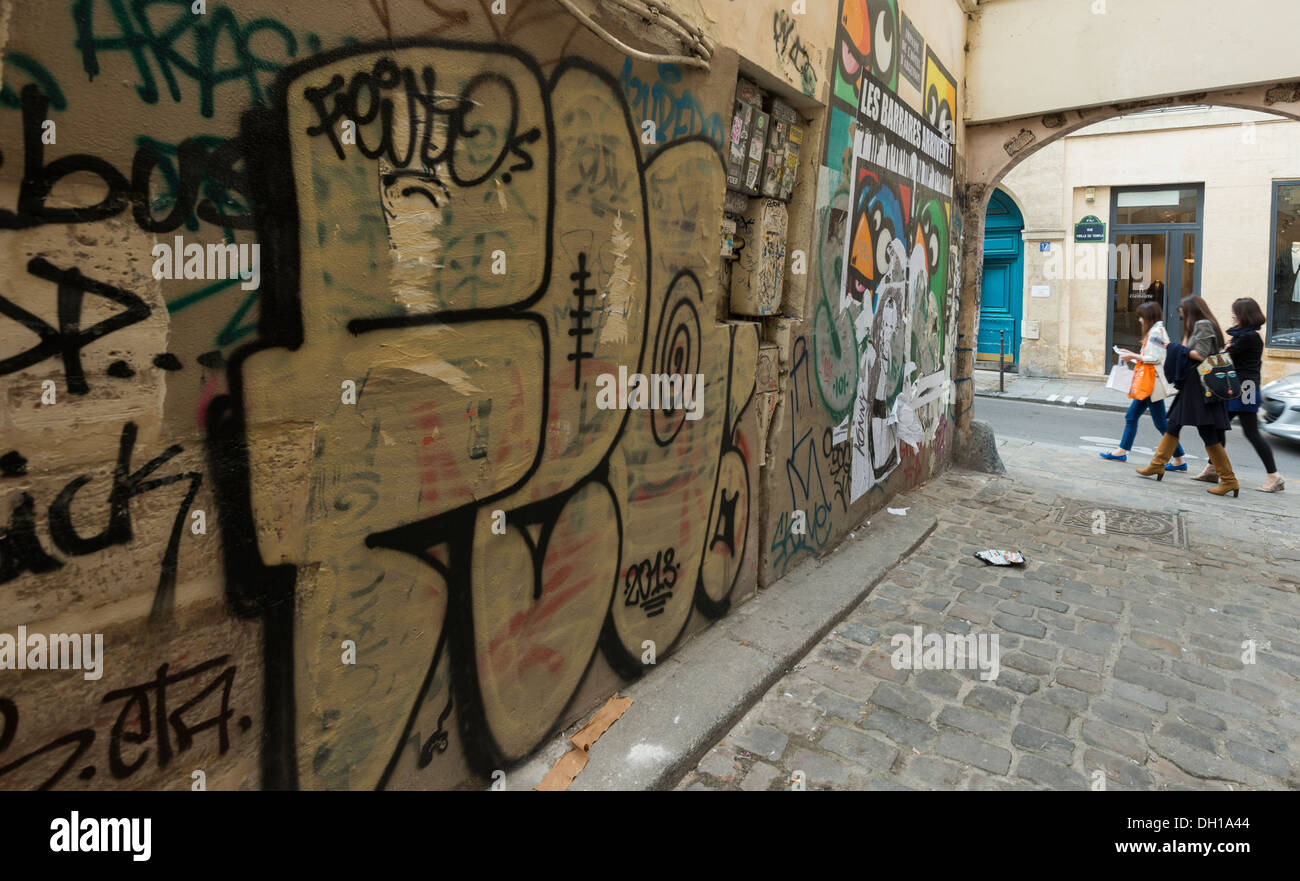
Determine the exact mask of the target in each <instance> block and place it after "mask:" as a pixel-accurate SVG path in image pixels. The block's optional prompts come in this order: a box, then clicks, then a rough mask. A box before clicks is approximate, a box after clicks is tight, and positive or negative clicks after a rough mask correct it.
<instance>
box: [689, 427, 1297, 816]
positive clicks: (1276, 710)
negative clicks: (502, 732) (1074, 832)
mask: <svg viewBox="0 0 1300 881" xmlns="http://www.w3.org/2000/svg"><path fill="white" fill-rule="evenodd" d="M1059 449H1060V448H1036V447H1035V446H1034V445H1032V444H1021V445H1017V444H1015V443H1010V444H1008V443H1003V444H1002V454H1003V456H1004V458H1005V459H1006V461H1007V465H1008V474H1007V475H1006V476H992V475H983V474H976V473H972V472H962V471H957V472H949V473H947V474H945V475H943V476H941V477H939V478H938V479H936V480H934V481H933V482H932V483H931V484H929V485H928V486H926V487H923V488H922V489H920V490H918V491H917V492H915V493H913V494H911V495H910V496H909V497H904V498H901V499H899V500H898V501H897V502H895V503H894V504H896V505H898V506H905V505H908V504H909V503H917V504H925V505H926V506H928V507H930V508H933V510H934V511H935V512H936V513H937V515H938V527H937V528H936V529H935V530H934V532H933V533H932V534H931V535H930V537H929V538H928V539H927V540H926V541H925V542H924V543H923V544H922V545H921V546H920V547H919V548H918V549H917V550H916V551H915V552H914V553H913V554H912V555H911V556H910V557H908V558H907V559H905V560H904V561H903V562H902V563H901V564H900V565H899V566H897V567H896V568H895V569H894V570H893V571H892V572H890V573H889V574H888V575H887V577H885V578H884V580H882V581H881V582H880V583H879V584H878V585H877V586H876V588H875V589H874V590H873V591H872V592H871V594H870V595H869V596H868V598H867V599H866V600H865V601H864V602H863V603H862V604H861V605H859V606H858V607H857V608H856V609H855V610H853V611H852V612H851V613H850V614H849V615H848V617H847V618H845V619H844V620H843V621H842V622H841V623H840V624H839V625H838V626H836V627H835V628H834V630H833V631H832V633H831V634H830V635H828V637H827V638H825V639H824V640H822V642H821V643H820V645H819V646H818V647H817V648H816V649H814V650H813V651H812V652H810V653H809V654H808V655H806V656H805V657H804V658H803V659H802V660H801V661H800V663H798V664H797V665H796V666H795V668H794V669H793V670H792V671H790V672H789V673H788V674H787V675H785V676H784V677H783V678H782V679H781V680H780V681H779V682H778V683H777V684H776V685H775V686H774V687H773V688H771V689H770V690H769V691H768V692H767V694H766V695H765V696H764V697H763V699H762V700H761V701H760V702H759V703H758V704H757V705H755V706H754V707H753V708H752V709H751V710H750V711H749V712H748V713H747V714H746V715H745V716H744V717H743V718H742V719H741V721H740V722H739V723H738V724H737V725H736V726H735V727H734V728H733V729H732V730H731V732H730V733H729V734H728V735H727V736H726V737H725V738H724V739H723V740H722V741H721V742H720V743H718V744H717V745H716V746H715V747H714V748H713V749H711V750H710V751H709V752H708V753H707V754H706V755H705V756H704V758H703V759H702V760H701V761H700V762H699V764H698V767H697V768H696V769H695V770H694V771H693V772H691V773H689V774H687V775H686V777H685V778H684V779H682V780H681V782H680V783H679V784H678V788H680V789H690V790H698V789H742V790H781V789H790V788H798V787H799V786H800V785H805V786H806V788H808V789H870V790H882V789H883V790H890V789H900V788H907V789H919V790H948V789H1094V788H1099V785H1100V775H1098V774H1097V773H1096V772H1098V771H1101V772H1103V773H1104V778H1105V783H1104V785H1105V788H1106V789H1108V790H1133V789H1152V790H1162V789H1165V790H1167V789H1288V788H1289V789H1296V788H1300V762H1298V761H1297V755H1296V750H1297V748H1300V747H1297V744H1300V611H1298V610H1297V605H1296V590H1297V582H1298V581H1300V562H1298V561H1300V551H1297V550H1296V547H1295V546H1296V545H1297V544H1298V543H1300V542H1298V541H1297V536H1296V534H1295V531H1294V526H1293V524H1294V522H1295V521H1294V519H1291V517H1290V516H1288V515H1293V512H1292V511H1291V510H1290V508H1291V506H1292V505H1293V504H1294V503H1292V502H1290V501H1289V500H1286V501H1283V498H1284V496H1273V497H1264V498H1263V499H1261V498H1260V494H1256V493H1250V492H1244V493H1243V495H1242V498H1241V499H1216V498H1213V497H1207V496H1206V494H1205V492H1204V488H1205V484H1198V483H1196V482H1193V481H1189V480H1187V478H1186V477H1183V478H1182V479H1181V481H1180V480H1175V479H1172V478H1171V479H1167V480H1165V481H1164V482H1163V484H1156V483H1155V482H1154V481H1142V480H1141V479H1139V478H1136V477H1135V476H1133V475H1131V469H1128V468H1125V469H1110V470H1108V471H1105V472H1103V473H1102V477H1101V478H1097V479H1094V478H1091V477H1090V476H1088V475H1083V476H1080V477H1069V478H1067V477H1061V476H1059V475H1058V474H1057V473H1056V471H1057V470H1058V468H1057V465H1056V462H1057V461H1059V457H1058V456H1057V453H1059ZM1089 467H1093V466H1091V465H1089ZM1121 472H1123V473H1121ZM1248 496H1249V497H1250V498H1248ZM1207 498H1208V502H1207V501H1206V499H1207ZM1062 499H1079V500H1085V501H1088V502H1090V503H1092V504H1095V505H1097V506H1101V507H1104V506H1108V505H1125V506H1128V507H1130V508H1135V509H1139V510H1143V511H1151V512H1154V513H1161V512H1164V513H1168V514H1172V513H1181V514H1182V516H1183V517H1184V520H1185V523H1186V526H1187V531H1186V534H1187V540H1188V541H1189V542H1190V546H1189V548H1187V549H1184V548H1181V547H1177V546H1174V545H1170V544H1163V543H1160V542H1158V541H1156V540H1154V539H1153V538H1150V537H1145V536H1140V535H1120V534H1116V532H1115V530H1114V529H1112V530H1109V531H1108V532H1107V534H1102V535H1098V534H1093V533H1092V531H1091V530H1086V529H1078V528H1074V529H1071V528H1068V527H1067V526H1066V525H1063V524H1059V523H1057V522H1056V519H1057V514H1058V512H1059V511H1060V507H1059V506H1060V504H1061V500H1062ZM1211 503H1212V504H1211ZM1234 503H1235V507H1234ZM1224 515H1226V516H1224ZM874 516H875V517H876V518H880V517H889V516H890V515H889V514H887V513H885V512H883V511H882V512H879V513H877V514H876V515H874ZM1113 517H1114V514H1112V518H1113ZM1142 520H1143V518H1142V517H1138V518H1136V523H1129V524H1128V525H1129V526H1135V525H1136V526H1140V525H1141V523H1142ZM1113 522H1114V521H1113V520H1112V523H1113ZM1120 522H1121V523H1122V522H1123V521H1120ZM1135 531H1137V530H1135ZM1172 538H1173V540H1178V534H1177V533H1176V532H1175V534H1174V535H1173V536H1172ZM983 548H1007V549H1011V550H1019V551H1021V552H1023V553H1024V554H1025V556H1026V560H1027V563H1026V565H1025V566H1023V567H1008V568H1000V567H994V566H988V565H985V564H984V563H983V562H982V561H980V560H979V559H977V558H976V557H975V556H974V553H975V552H976V551H978V550H981V549H983ZM915 627H920V628H922V630H923V631H924V632H925V633H927V634H929V633H940V634H942V633H956V634H967V633H974V634H997V635H998V637H999V648H1000V650H1001V656H1000V662H1001V665H1000V666H1001V669H1000V675H998V676H997V678H996V680H994V681H983V680H982V679H981V678H980V671H979V670H978V669H972V670H935V669H926V670H917V671H914V670H910V669H895V668H894V666H893V664H892V663H891V655H892V653H893V651H894V650H893V648H892V647H891V644H890V640H891V637H892V636H893V635H894V634H907V635H909V636H911V635H912V634H913V632H914V628H915ZM1247 640H1254V644H1255V650H1256V655H1255V663H1243V655H1244V649H1243V643H1244V642H1246V641H1247Z"/></svg>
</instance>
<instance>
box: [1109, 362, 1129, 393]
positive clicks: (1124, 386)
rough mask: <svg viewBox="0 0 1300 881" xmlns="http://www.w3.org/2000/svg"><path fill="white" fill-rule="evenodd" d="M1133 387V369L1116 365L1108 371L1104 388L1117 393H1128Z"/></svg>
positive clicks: (1124, 365)
mask: <svg viewBox="0 0 1300 881" xmlns="http://www.w3.org/2000/svg"><path fill="white" fill-rule="evenodd" d="M1132 387H1133V368H1132V367H1129V366H1128V365H1127V364H1116V365H1115V366H1114V367H1112V368H1111V369H1110V376H1109V377H1107V379H1106V388H1113V389H1114V390H1115V391H1117V392H1124V393H1125V394H1127V393H1128V390H1129V389H1131V388H1132Z"/></svg>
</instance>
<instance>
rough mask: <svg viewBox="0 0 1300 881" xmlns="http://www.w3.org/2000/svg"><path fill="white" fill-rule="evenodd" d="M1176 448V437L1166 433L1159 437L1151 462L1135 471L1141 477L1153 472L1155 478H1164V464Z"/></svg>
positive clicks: (1148, 475)
mask: <svg viewBox="0 0 1300 881" xmlns="http://www.w3.org/2000/svg"><path fill="white" fill-rule="evenodd" d="M1176 449H1178V437H1177V436H1176V435H1172V434H1166V435H1165V436H1164V437H1162V438H1160V446H1158V447H1156V457H1155V458H1154V459H1152V460H1151V464H1150V465H1147V466H1146V467H1145V468H1139V469H1137V473H1138V474H1141V475H1142V476H1143V477H1150V476H1151V475H1153V474H1154V475H1155V478H1156V480H1164V479H1165V464H1166V463H1168V461H1169V460H1170V459H1172V458H1173V455H1174V450H1176Z"/></svg>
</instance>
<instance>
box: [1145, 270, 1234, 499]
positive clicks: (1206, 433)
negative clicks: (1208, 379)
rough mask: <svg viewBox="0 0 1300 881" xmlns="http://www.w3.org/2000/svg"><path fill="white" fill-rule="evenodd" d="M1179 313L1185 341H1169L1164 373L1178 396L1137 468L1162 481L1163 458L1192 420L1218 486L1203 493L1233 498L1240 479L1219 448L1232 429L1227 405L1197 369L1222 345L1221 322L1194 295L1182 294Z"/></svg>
mask: <svg viewBox="0 0 1300 881" xmlns="http://www.w3.org/2000/svg"><path fill="white" fill-rule="evenodd" d="M1178 314H1179V315H1180V316H1181V317H1182V320H1183V331H1184V336H1183V341H1182V343H1173V342H1171V343H1170V344H1169V346H1168V351H1167V352H1166V354H1165V377H1166V378H1167V379H1168V380H1169V381H1170V382H1172V383H1173V384H1174V385H1175V386H1177V387H1178V396H1177V397H1176V398H1174V405H1173V407H1171V408H1170V409H1169V428H1168V430H1167V431H1166V432H1165V436H1164V437H1162V438H1161V439H1160V446H1159V447H1158V448H1157V449H1156V454H1155V457H1154V458H1152V460H1151V463H1150V464H1149V465H1147V466H1146V467H1145V468H1139V469H1138V470H1137V472H1138V474H1141V475H1143V476H1144V477H1150V476H1152V475H1155V478H1156V480H1162V479H1163V478H1164V476H1165V463H1167V462H1168V461H1169V457H1170V456H1171V455H1173V452H1174V449H1175V448H1176V447H1177V446H1178V435H1179V433H1180V432H1181V431H1182V430H1183V426H1184V425H1194V426H1196V433H1197V434H1199V435H1200V436H1201V441H1202V442H1204V444H1205V453H1206V455H1208V456H1209V457H1210V461H1211V462H1212V463H1213V464H1214V470H1215V473H1216V474H1217V475H1218V478H1219V485H1218V486H1214V487H1211V488H1210V489H1209V490H1207V492H1211V493H1213V494H1214V495H1216V496H1226V495H1227V494H1228V493H1232V495H1233V497H1234V498H1235V497H1236V496H1238V495H1239V494H1240V493H1241V484H1239V483H1238V482H1237V477H1236V475H1234V474H1233V473H1232V463H1231V462H1229V461H1228V451H1227V450H1225V449H1224V447H1223V440H1224V432H1226V431H1228V430H1229V428H1230V426H1229V425H1228V408H1227V406H1226V405H1225V404H1224V403H1223V401H1220V400H1216V399H1215V398H1212V397H1208V396H1207V395H1206V394H1205V393H1204V388H1203V387H1202V385H1201V382H1200V377H1199V375H1197V373H1196V365H1197V364H1199V363H1200V362H1202V361H1204V360H1205V359H1206V358H1208V357H1210V356H1211V355H1213V354H1215V353H1216V352H1220V351H1222V350H1223V344H1224V337H1223V331H1222V330H1220V329H1219V322H1217V321H1215V320H1214V313H1212V312H1211V311H1210V307H1209V305H1208V304H1207V303H1206V302H1205V300H1203V299H1202V298H1201V297H1198V296H1196V295H1195V294H1193V295H1192V296H1190V297H1183V301H1182V302H1181V303H1179V304H1178Z"/></svg>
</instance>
